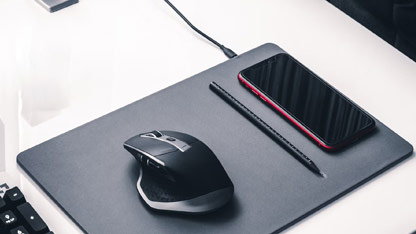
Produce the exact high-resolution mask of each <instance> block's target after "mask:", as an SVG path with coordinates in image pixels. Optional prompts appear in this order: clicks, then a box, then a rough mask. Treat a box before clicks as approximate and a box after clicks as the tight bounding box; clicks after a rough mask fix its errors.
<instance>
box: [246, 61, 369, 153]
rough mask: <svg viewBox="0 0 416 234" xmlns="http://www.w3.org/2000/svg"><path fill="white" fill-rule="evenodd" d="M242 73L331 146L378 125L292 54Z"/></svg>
mask: <svg viewBox="0 0 416 234" xmlns="http://www.w3.org/2000/svg"><path fill="white" fill-rule="evenodd" d="M240 74H241V75H242V76H243V78H244V79H246V80H247V82H249V83H250V84H252V85H253V86H255V87H256V88H257V89H258V90H259V91H260V92H261V93H263V94H264V95H266V96H267V97H268V98H269V99H271V100H272V101H273V102H274V103H275V104H277V105H278V106H279V107H280V108H281V109H283V110H284V111H285V112H286V113H287V114H288V115H289V116H290V118H293V119H295V120H296V121H297V122H298V123H300V124H301V125H302V126H303V127H305V128H306V129H307V131H310V133H312V134H313V135H315V136H316V137H318V138H319V139H320V140H321V141H323V142H324V143H325V144H326V145H328V146H336V145H339V144H342V143H343V142H345V141H347V140H348V139H350V138H353V137H354V136H356V135H358V134H359V133H361V132H362V131H364V130H366V129H368V128H371V127H373V126H374V120H373V119H372V118H371V117H370V116H369V115H367V114H366V113H365V112H363V111H362V110H361V109H360V108H359V107H358V106H356V105H355V104H353V103H352V102H351V101H349V100H348V99H347V98H345V97H344V96H343V95H342V94H341V93H340V92H338V91H337V90H335V89H334V88H332V87H331V86H330V85H329V84H327V83H326V82H325V81H323V80H322V79H320V78H319V77H318V76H316V75H315V74H314V73H313V72H311V71H310V70H308V69H307V68H306V67H305V66H303V65H302V64H300V63H299V62H298V61H296V60H295V59H294V58H292V57H291V56H290V55H288V54H285V53H282V54H278V55H276V56H273V57H271V58H269V59H267V60H264V61H262V62H260V63H258V64H256V65H254V66H252V67H250V68H248V69H245V70H244V71H242V72H241V73H240Z"/></svg>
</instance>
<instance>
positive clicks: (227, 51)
mask: <svg viewBox="0 0 416 234" xmlns="http://www.w3.org/2000/svg"><path fill="white" fill-rule="evenodd" d="M165 2H166V3H167V4H168V5H169V6H170V7H171V8H172V9H173V10H174V11H175V12H176V14H178V15H179V16H180V17H181V18H182V19H183V20H184V21H185V22H186V23H187V24H188V25H189V27H191V28H192V29H193V30H194V31H195V32H197V33H198V34H199V35H201V36H203V37H205V38H206V39H207V40H208V41H210V42H212V43H213V44H215V45H216V46H218V47H219V48H220V49H221V50H222V52H224V54H225V56H227V57H228V58H234V57H235V56H237V54H236V53H234V51H232V50H231V49H229V48H227V47H225V46H224V45H222V44H220V43H219V42H218V41H216V40H214V39H212V38H211V37H210V36H208V35H207V34H205V33H204V32H202V31H201V30H199V29H198V28H197V27H195V26H194V25H193V24H192V23H191V22H190V21H189V20H188V19H187V18H186V17H185V16H184V15H183V14H182V13H181V12H180V11H179V10H178V9H177V8H176V7H175V6H174V5H173V4H172V3H171V2H170V1H169V0H165Z"/></svg>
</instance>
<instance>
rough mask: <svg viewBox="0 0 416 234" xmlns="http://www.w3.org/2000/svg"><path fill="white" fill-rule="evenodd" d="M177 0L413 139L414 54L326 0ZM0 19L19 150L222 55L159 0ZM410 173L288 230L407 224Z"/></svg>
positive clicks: (389, 228)
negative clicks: (286, 57) (268, 48)
mask: <svg viewBox="0 0 416 234" xmlns="http://www.w3.org/2000/svg"><path fill="white" fill-rule="evenodd" d="M172 1H173V3H174V4H176V6H177V7H178V8H179V9H180V10H181V11H182V12H183V13H184V14H185V15H186V16H187V17H188V18H189V19H190V20H191V21H192V22H193V23H194V24H195V25H197V26H198V27H200V28H201V29H202V30H203V31H204V32H206V33H207V34H209V35H211V36H212V37H213V38H215V39H217V40H218V41H220V42H221V43H223V44H225V45H226V46H229V47H230V48H232V49H233V50H234V51H235V52H237V53H242V52H245V51H247V50H250V49H252V48H254V47H257V46H259V45H261V44H263V43H265V42H272V43H275V44H277V45H279V46H280V47H282V48H283V49H284V50H286V51H288V52H289V53H290V54H292V55H293V56H294V57H296V58H297V59H298V60H300V61H301V62H302V63H303V64H305V65H306V66H307V67H309V68H310V69H311V70H313V71H314V72H316V73H317V74H318V75H320V76H321V77H323V78H324V79H325V80H327V81H328V82H329V83H331V84H332V85H333V86H335V87H336V88H338V89H339V90H341V92H343V93H344V94H346V95H347V96H349V97H350V98H351V99H352V100H354V101H355V102H357V103H358V104H359V105H361V106H362V107H363V108H365V109H366V110H367V111H369V112H370V113H371V114H372V115H374V116H375V117H377V118H378V119H379V120H380V121H382V122H383V123H384V124H386V125H387V126H389V127H390V128H391V129H393V130H394V131H395V132H397V133H398V134H399V135H401V136H402V137H403V138H405V139H406V140H408V141H409V142H410V143H411V144H412V145H414V146H416V134H415V132H416V124H415V120H416V108H415V101H416V92H415V91H414V90H415V87H416V63H415V62H413V61H412V60H410V59H409V58H407V57H406V56H405V55H403V54H401V53H400V52H399V51H397V50H396V49H395V48H393V47H392V46H390V45H389V44H387V43H386V42H384V41H383V40H381V39H380V38H379V37H377V36H376V35H374V34H373V33H371V32H370V31H368V30H367V29H366V28H364V27H362V26H361V25H360V24H358V23H357V22H355V21H354V20H353V19H351V18H349V17H348V16H347V15H345V14H344V13H342V12H341V11H339V10H338V9H336V8H335V7H333V6H332V5H330V4H329V3H327V2H326V1H324V0H275V1H267V0H256V1H248V0H244V1H242V0H228V1H223V0H210V1H185V0H172ZM0 29H1V30H0V64H1V65H0V82H1V83H0V86H3V87H7V85H9V86H12V87H14V89H15V91H16V94H21V99H20V101H18V102H17V101H15V98H14V97H10V95H9V97H8V98H9V99H10V100H14V102H15V105H13V106H14V107H10V105H9V106H8V107H4V106H0V118H1V113H2V112H3V115H6V117H3V118H4V119H7V113H6V112H7V110H5V108H9V109H10V108H12V109H13V108H15V109H14V110H13V111H14V112H16V111H19V116H20V117H19V120H18V121H17V122H18V126H19V127H18V129H19V137H18V141H17V142H18V149H19V150H20V151H21V150H24V149H27V148H29V147H31V146H34V145H36V144H38V143H40V142H42V141H45V140H47V139H49V138H52V137H54V136H56V135H58V134H60V133H63V132H65V131H68V130H70V129H72V128H74V127H76V126H79V125H81V124H83V123H85V122H88V121H91V120H93V119H95V118H97V117H99V116H101V115H103V114H105V113H108V112H110V111H112V110H115V109H117V108H120V107H122V106H124V105H126V104H128V103H131V102H133V101H135V100H138V99H140V98H143V97H145V96H147V95H149V94H151V93H153V92H155V91H158V90H160V89H163V88H165V87H167V86H169V85H172V84H174V83H176V82H178V81H181V80H183V79H184V78H187V77H189V76H191V75H193V74H196V73H198V72H200V71H202V70H205V69H207V68H210V67H212V66H214V65H216V64H218V63H221V62H223V61H224V60H226V57H225V56H224V55H223V54H222V52H221V51H220V50H218V49H217V48H215V47H214V46H213V45H211V44H210V43H208V42H207V41H206V40H204V39H202V38H201V37H199V36H198V35H197V34H196V33H194V32H192V31H191V30H190V29H189V28H188V27H187V26H186V25H185V23H184V22H182V21H181V19H180V18H178V16H176V15H175V14H174V13H173V11H172V10H171V9H170V8H168V7H167V5H166V4H165V3H164V2H163V0H80V3H78V4H76V5H73V6H71V7H69V8H66V9H64V10H61V11H58V12H56V13H53V14H50V13H48V12H47V11H45V10H44V9H43V8H41V7H40V6H39V5H38V4H37V3H36V2H35V1H34V0H2V1H0ZM16 80H18V82H16ZM0 91H2V89H1V88H0ZM3 91H4V89H3ZM0 96H1V95H0ZM6 98H7V95H6ZM4 100H5V99H3V101H1V100H0V103H3V102H4ZM6 101H7V99H6ZM6 127H7V123H6ZM6 134H7V129H6ZM6 156H7V155H6ZM0 166H1V163H0ZM415 178H416V160H414V158H413V157H412V158H411V159H410V160H407V161H406V162H405V163H402V164H401V165H399V166H397V167H395V168H394V169H393V170H389V171H388V172H386V173H384V174H382V175H381V176H379V177H377V178H376V179H374V180H372V181H371V182H370V183H367V184H365V185H364V186H361V187H360V188H358V189H357V190H355V191H353V192H352V193H350V194H348V195H347V196H344V197H343V198H341V199H339V200H338V201H336V202H334V203H333V204H331V205H329V206H327V207H325V208H324V209H322V210H321V211H319V212H318V213H316V214H314V215H312V216H310V217H309V218H307V219H305V220H303V221H301V222H300V223H298V224H296V225H295V226H293V227H292V228H290V229H288V230H287V233H410V232H412V231H414V230H416V199H415V198H416V184H415Z"/></svg>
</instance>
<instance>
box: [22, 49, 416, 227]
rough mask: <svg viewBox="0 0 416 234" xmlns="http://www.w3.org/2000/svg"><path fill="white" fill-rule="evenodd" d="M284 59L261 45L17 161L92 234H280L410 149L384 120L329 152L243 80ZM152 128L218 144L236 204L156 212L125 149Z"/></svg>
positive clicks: (214, 149)
mask: <svg viewBox="0 0 416 234" xmlns="http://www.w3.org/2000/svg"><path fill="white" fill-rule="evenodd" d="M278 53H284V51H283V50H282V49H280V48H279V47H278V46H276V45H273V44H265V45H262V46H260V47H258V48H256V49H253V50H251V51H249V52H247V53H244V54H242V55H240V56H238V57H235V58H233V59H230V60H227V61H226V62H224V63H222V64H219V65H217V66H215V67H213V68H210V69H208V70H206V71H204V72H201V73H199V74H197V75H195V76H193V77H191V78H189V79H186V80H184V81H182V82H179V83H177V84H175V85H173V86H170V87H168V88H166V89H164V90H161V91H159V92H157V93H155V94H153V95H150V96H148V97H146V98H144V99H142V100H139V101H137V102H134V103H132V104H130V105H127V106H125V107H123V108H121V109H119V110H116V111H114V112H112V113H110V114H107V115H105V116H103V117H100V118H98V119H96V120H94V121H92V122H89V123H87V124H85V125H83V126H81V127H78V128H76V129H74V130H72V131H69V132H67V133H65V134H63V135H60V136H57V137H55V138H53V139H51V140H48V141H46V142H45V143H42V144H40V145H37V146H35V147H33V148H31V149H29V150H27V151H24V152H22V153H21V154H20V155H19V156H18V158H17V160H18V163H19V165H20V166H21V168H23V170H24V171H25V172H26V173H27V174H28V175H29V176H30V177H31V178H32V179H33V180H34V181H35V182H36V183H37V184H38V185H39V186H40V187H41V188H42V189H43V191H44V192H45V193H46V194H47V195H48V196H49V197H50V198H51V199H52V200H53V201H55V202H56V204H57V205H58V206H59V207H61V208H62V209H63V210H64V212H65V213H66V214H68V215H69V217H70V218H71V219H72V220H73V221H74V222H75V223H76V224H77V225H78V226H79V227H80V228H81V229H82V230H83V231H85V232H87V233H92V234H94V233H97V234H103V233H123V234H136V233H271V232H275V231H281V230H283V229H285V228H287V227H289V226H290V225H293V224H294V223H296V222H298V221H299V220H301V219H303V218H305V217H307V216H308V215H310V214H312V213H313V212H315V211H317V210H318V209H321V208H322V207H324V206H325V205H327V204H329V203H330V202H332V201H335V200H336V199H337V198H339V197H341V196H342V195H345V194H346V193H348V192H350V191H352V190H353V189H354V188H356V187H358V186H360V185H362V184H364V182H366V181H368V180H370V179H371V178H374V177H375V176H376V175H379V174H380V173H381V172H383V171H385V170H387V169H388V168H390V167H392V166H393V165H396V164H398V163H399V162H400V161H402V160H404V159H405V158H407V157H408V156H409V155H410V152H412V147H411V145H410V144H409V143H407V142H406V141H405V140H403V139H402V138H401V137H400V136H398V135H397V134H395V133H394V132H393V131H391V130H390V129H389V128H387V127H386V126H384V125H383V124H382V123H381V122H379V121H378V120H377V119H376V118H374V120H375V122H376V123H375V124H376V129H375V131H373V133H371V134H370V135H368V136H367V137H365V138H363V139H361V140H360V141H359V142H357V143H356V144H354V145H352V146H350V147H347V148H346V149H344V150H341V151H339V152H334V153H329V152H325V151H323V150H321V149H320V148H319V147H318V146H317V145H316V144H315V143H314V142H313V141H311V140H309V139H308V138H306V137H305V136H304V135H302V133H300V132H299V131H298V130H296V129H295V128H294V127H293V126H291V125H290V124H289V123H288V122H287V121H286V120H285V119H283V118H281V117H279V115H277V114H276V113H275V112H274V111H273V110H272V109H270V108H269V107H267V106H266V105H263V104H261V103H259V101H258V100H257V98H255V97H253V95H251V93H249V92H247V90H246V89H245V88H244V87H242V86H241V85H240V84H239V83H238V82H239V81H238V79H237V75H238V73H239V72H240V71H242V70H244V69H245V68H247V67H250V66H252V65H253V64H256V63H258V62H260V61H262V60H264V59H267V58H270V57H271V56H273V55H275V54H278ZM300 62H302V61H300ZM323 78H324V79H325V77H323ZM213 81H214V82H216V83H218V84H220V85H221V87H223V88H224V89H226V90H227V91H228V92H229V93H230V94H232V95H233V96H234V97H235V98H236V99H238V100H239V101H240V102H242V103H244V105H245V106H246V107H247V108H249V109H250V110H251V111H253V113H256V115H258V116H259V117H260V118H261V119H263V120H264V121H265V122H266V123H268V124H269V125H270V126H271V127H272V128H273V129H276V130H278V131H279V133H280V134H281V135H282V136H284V137H285V138H286V139H287V140H289V141H290V142H291V143H292V144H293V145H295V146H296V147H298V148H299V150H301V151H302V152H303V153H305V154H307V155H308V157H310V158H311V160H313V161H314V162H315V163H316V165H319V168H320V169H321V170H322V171H324V172H325V174H326V175H327V178H325V179H324V178H322V177H319V176H317V175H315V174H313V173H311V172H310V171H309V170H308V169H306V168H305V166H304V165H302V164H301V163H299V162H298V161H297V160H296V159H294V158H293V157H292V156H291V155H289V154H288V153H287V152H286V151H285V150H284V149H282V148H281V147H280V146H279V145H277V144H276V143H275V142H274V141H272V140H271V139H270V138H269V137H267V136H266V135H265V134H264V133H263V132H262V131H260V130H259V129H258V128H257V127H256V126H254V125H253V124H252V123H251V122H250V121H248V120H247V119H246V118H245V117H243V116H242V115H241V114H240V113H239V112H237V111H236V110H234V109H233V108H232V107H230V106H229V105H228V104H227V103H225V102H224V101H223V100H221V98H219V97H218V96H217V95H216V94H215V93H213V92H212V91H211V90H210V89H209V84H210V83H211V82H213ZM341 91H342V90H341ZM358 104H360V103H358ZM370 114H371V113H370ZM152 130H170V131H172V132H180V133H186V134H188V135H190V136H193V137H195V138H197V139H198V140H199V141H201V142H203V143H204V144H205V145H206V146H207V147H209V149H210V150H212V152H213V153H214V154H215V156H216V158H217V159H218V161H219V162H220V163H221V165H222V167H223V168H224V170H225V171H226V174H227V175H228V177H229V178H230V180H231V181H232V183H233V185H234V195H233V197H232V199H231V200H230V201H229V202H228V203H227V204H225V205H224V206H223V207H221V208H219V209H217V210H216V211H215V212H211V213H208V214H204V215H198V216H194V215H189V214H187V215H184V214H178V213H172V212H161V211H155V210H154V209H152V208H149V206H147V205H146V203H145V202H144V201H143V200H142V199H141V198H140V194H139V192H138V189H137V181H138V178H139V177H140V170H141V169H140V164H139V163H138V162H137V160H136V159H135V158H134V157H133V156H132V155H131V153H130V152H128V151H127V150H126V149H125V148H124V147H123V144H124V143H125V142H126V141H127V140H128V139H130V138H132V137H134V136H137V135H138V134H140V133H145V132H149V131H152ZM166 135H169V134H166ZM179 140H182V139H179ZM183 141H184V142H186V141H185V140H183ZM191 146H192V144H191ZM155 178H156V177H155Z"/></svg>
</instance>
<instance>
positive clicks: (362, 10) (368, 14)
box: [328, 0, 416, 61]
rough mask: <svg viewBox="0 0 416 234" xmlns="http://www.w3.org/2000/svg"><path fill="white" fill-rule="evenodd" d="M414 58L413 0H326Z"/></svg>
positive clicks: (415, 8) (415, 0)
mask: <svg viewBox="0 0 416 234" xmlns="http://www.w3.org/2000/svg"><path fill="white" fill-rule="evenodd" d="M328 1H329V2H330V3H332V4H333V5H335V6H336V7H338V8H339V9H340V10H342V11H343V12H345V13H346V14H348V15H349V16H351V17H352V18H354V19H355V20H356V21H358V22H359V23H360V24H362V25H363V26H365V27H367V28H368V29H369V30H371V31H372V32H374V33H375V34H377V35H378V36H379V37H381V38H382V39H383V40H385V41H387V42H388V43H390V44H391V45H393V46H394V47H396V48H397V49H398V50H400V51H401V52H403V53H404V54H405V55H407V56H408V57H410V58H411V59H413V60H415V61H416V0H328Z"/></svg>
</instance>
